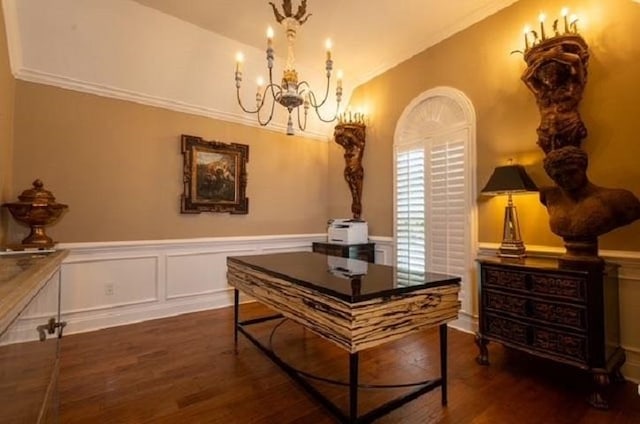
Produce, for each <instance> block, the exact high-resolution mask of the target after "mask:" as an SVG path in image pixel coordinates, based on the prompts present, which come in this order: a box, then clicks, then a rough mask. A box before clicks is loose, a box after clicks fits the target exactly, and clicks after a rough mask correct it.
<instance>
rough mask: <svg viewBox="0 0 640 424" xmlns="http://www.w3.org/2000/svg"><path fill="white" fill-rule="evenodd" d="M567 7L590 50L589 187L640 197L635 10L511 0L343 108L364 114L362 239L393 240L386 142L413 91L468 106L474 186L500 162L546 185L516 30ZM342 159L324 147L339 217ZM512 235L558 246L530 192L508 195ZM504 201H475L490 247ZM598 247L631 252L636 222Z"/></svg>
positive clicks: (593, 0)
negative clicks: (448, 90)
mask: <svg viewBox="0 0 640 424" xmlns="http://www.w3.org/2000/svg"><path fill="white" fill-rule="evenodd" d="M563 6H567V7H569V8H570V9H571V10H572V11H575V13H578V14H579V16H581V17H583V21H582V22H580V23H579V28H580V29H581V32H582V33H583V36H584V37H585V39H586V41H587V42H588V44H589V46H590V52H591V61H590V65H589V79H588V84H587V87H586V90H585V95H584V100H583V102H582V104H581V113H582V116H583V120H584V122H585V124H586V126H587V128H588V130H589V137H588V138H587V139H586V140H585V142H584V144H583V147H584V148H585V149H586V151H587V152H588V153H589V156H590V162H591V164H590V167H589V175H590V178H591V180H592V181H593V182H594V183H596V184H598V185H602V186H606V187H620V188H626V189H628V190H631V191H632V192H634V193H635V194H636V195H640V166H638V158H640V142H638V140H637V138H638V136H637V134H638V129H640V121H639V120H638V116H640V102H639V101H638V96H639V95H640V78H639V77H638V75H640V60H639V59H638V58H639V57H640V42H638V40H640V5H638V4H635V3H633V2H631V1H629V0H610V1H607V2H603V1H601V0H580V1H562V2H559V1H549V0H547V1H545V0H536V1H533V0H521V1H519V2H517V3H516V4H514V5H512V6H511V7H509V8H507V9H504V10H503V11H501V12H499V13H497V14H495V15H493V16H491V17H489V18H488V19H486V20H484V21H482V22H480V23H478V24H476V25H474V26H472V27H471V28H469V29H467V30H465V31H463V32H461V33H458V34H457V35H455V36H453V37H451V38H449V39H448V40H445V41H444V42H442V43H440V44H438V45H436V46H434V47H432V48H430V49H427V50H426V51H424V52H422V53H420V54H418V55H416V56H414V57H412V58H411V59H409V60H407V61H405V62H403V63H402V64H400V65H398V66H397V67H395V68H393V69H391V70H389V71H388V72H386V73H384V74H383V75H381V76H379V77H378V78H375V79H374V80H372V81H370V82H368V83H366V84H364V85H363V86H361V87H359V88H358V89H357V90H356V92H355V93H354V95H353V97H352V101H351V105H352V106H353V107H365V108H366V109H368V110H369V117H370V124H369V125H368V127H367V147H366V149H367V150H366V152H365V156H364V168H365V180H364V188H363V211H364V213H363V215H364V218H365V219H367V220H368V222H369V225H370V229H371V231H370V232H371V234H375V235H379V236H391V235H393V226H392V219H393V199H392V197H393V191H392V181H393V164H392V158H393V150H392V145H393V135H394V131H395V125H396V122H397V120H398V118H399V117H400V115H401V114H402V111H403V110H404V108H405V107H406V106H407V104H409V103H410V102H411V100H412V99H414V98H415V97H416V96H418V95H420V94H421V93H422V92H424V91H426V90H428V89H431V88H434V87H437V86H451V87H455V88H457V89H460V90H462V91H463V92H464V93H465V94H466V95H467V96H468V97H469V99H470V100H471V101H472V103H473V105H474V107H475V110H476V115H477V159H478V161H477V174H476V175H477V186H478V191H480V189H481V188H482V187H483V186H484V184H485V183H486V181H487V179H488V178H489V176H490V175H491V172H492V170H493V168H494V167H495V166H497V165H504V164H506V161H507V159H508V158H514V159H515V160H516V161H517V162H519V163H522V164H524V165H525V166H526V168H527V170H528V172H529V173H530V175H531V176H532V178H534V180H535V181H536V182H537V183H538V184H539V185H542V184H549V183H550V180H549V179H548V177H547V176H546V174H545V173H544V171H543V170H542V166H541V160H542V152H541V151H540V150H539V149H538V148H537V146H536V132H535V129H536V127H537V125H538V122H539V113H538V109H537V107H536V104H535V99H534V97H533V95H532V94H531V93H530V92H529V91H527V89H526V87H525V85H524V84H523V83H522V82H521V81H520V75H521V73H522V72H523V70H524V68H525V64H524V61H523V60H522V56H521V55H519V54H513V55H510V54H509V53H510V52H511V51H512V50H515V49H522V47H523V44H524V41H523V36H522V28H523V27H524V25H525V24H527V23H528V24H532V25H533V24H536V21H537V17H538V14H539V13H540V11H545V12H546V13H547V15H548V16H550V17H554V18H555V17H559V16H560V9H561V8H562V7H563ZM343 166H344V163H343V159H342V152H341V150H340V148H339V146H337V145H335V143H333V144H332V146H330V155H329V182H330V184H329V185H330V193H331V198H330V200H329V205H330V207H329V215H330V216H343V215H348V212H349V204H350V197H349V192H348V189H347V186H346V183H345V182H344V181H343V179H342V169H343ZM515 202H516V205H517V207H518V210H519V217H520V221H521V227H522V235H523V239H524V240H525V243H527V244H531V245H546V246H549V245H551V246H561V240H560V239H559V238H558V237H556V236H555V235H554V234H552V233H551V232H550V231H549V229H548V222H547V219H548V217H547V213H546V209H545V208H544V207H543V206H542V205H540V204H539V202H538V200H537V196H536V195H525V196H518V197H516V198H515ZM504 205H505V199H504V198H500V197H499V198H495V199H486V198H479V199H478V217H479V234H478V235H479V241H480V242H500V239H501V235H502V217H503V211H504V209H503V208H504ZM600 246H601V248H604V249H615V250H640V222H636V223H634V224H632V225H630V226H628V227H624V228H620V229H617V230H615V231H614V232H612V233H610V234H607V235H605V236H603V237H602V238H601V243H600Z"/></svg>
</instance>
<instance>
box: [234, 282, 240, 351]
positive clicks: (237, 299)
mask: <svg viewBox="0 0 640 424" xmlns="http://www.w3.org/2000/svg"><path fill="white" fill-rule="evenodd" d="M239 303H240V292H239V291H238V289H233V347H234V348H235V350H236V351H238V308H239Z"/></svg>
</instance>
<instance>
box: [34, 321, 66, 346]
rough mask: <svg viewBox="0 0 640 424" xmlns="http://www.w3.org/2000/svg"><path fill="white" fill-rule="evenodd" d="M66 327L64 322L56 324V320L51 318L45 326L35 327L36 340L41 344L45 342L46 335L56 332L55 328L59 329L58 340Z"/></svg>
mask: <svg viewBox="0 0 640 424" xmlns="http://www.w3.org/2000/svg"><path fill="white" fill-rule="evenodd" d="M66 325H67V323H66V322H65V321H61V322H56V319H55V318H53V317H51V318H49V321H47V323H46V324H42V325H39V326H37V327H36V331H37V332H38V338H39V339H40V341H41V342H44V341H45V340H47V333H49V334H53V333H55V332H56V328H60V331H59V332H58V338H61V337H62V331H63V329H64V327H65V326H66Z"/></svg>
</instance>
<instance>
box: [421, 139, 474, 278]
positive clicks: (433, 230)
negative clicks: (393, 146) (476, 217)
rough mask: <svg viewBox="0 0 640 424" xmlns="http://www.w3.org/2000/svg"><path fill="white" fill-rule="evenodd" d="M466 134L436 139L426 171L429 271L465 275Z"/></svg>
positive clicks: (429, 146) (426, 229) (428, 145)
mask: <svg viewBox="0 0 640 424" xmlns="http://www.w3.org/2000/svg"><path fill="white" fill-rule="evenodd" d="M466 137H467V130H466V129H465V130H460V131H456V132H454V133H449V134H446V135H442V136H440V137H437V138H434V139H433V140H432V142H431V143H429V144H427V145H425V149H426V150H428V160H427V169H426V175H427V177H426V180H427V182H426V187H425V189H426V193H427V195H426V199H427V205H428V207H427V220H426V228H425V231H426V235H427V236H426V241H427V249H426V251H427V269H428V270H429V271H431V272H441V273H445V274H453V275H461V276H462V275H465V273H466V257H467V254H466V253H467V246H468V243H469V240H468V237H469V236H468V234H469V228H468V224H467V210H466V203H465V198H466V196H467V191H466V190H468V188H467V187H466V184H465V161H466V151H465V139H466Z"/></svg>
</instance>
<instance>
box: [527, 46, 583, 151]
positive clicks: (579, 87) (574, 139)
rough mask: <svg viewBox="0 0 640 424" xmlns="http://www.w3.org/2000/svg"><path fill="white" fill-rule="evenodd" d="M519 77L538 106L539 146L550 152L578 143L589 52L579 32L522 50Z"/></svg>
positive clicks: (576, 145)
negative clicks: (581, 103)
mask: <svg viewBox="0 0 640 424" xmlns="http://www.w3.org/2000/svg"><path fill="white" fill-rule="evenodd" d="M525 60H526V62H527V65H528V67H527V69H526V70H525V72H524V74H523V75H522V80H523V81H524V83H525V84H526V86H527V87H528V88H529V90H531V92H532V93H533V94H534V96H535V97H536V103H537V104H538V108H539V110H540V126H539V127H538V129H537V132H538V146H540V148H541V149H542V150H543V151H544V152H545V153H549V152H550V151H551V150H553V149H558V148H560V147H564V146H575V147H580V145H581V142H582V140H583V139H584V138H585V137H586V136H587V129H586V127H585V126H584V124H583V123H582V119H581V118H580V113H579V112H578V105H579V103H580V101H581V100H582V93H583V91H584V87H585V84H586V79H587V64H588V60H589V53H588V51H587V46H586V44H585V43H584V40H582V38H581V37H579V36H571V37H567V38H562V37H561V38H556V39H551V40H549V41H546V42H545V43H544V44H539V45H537V46H535V47H533V48H531V50H530V51H528V52H527V53H526V54H525Z"/></svg>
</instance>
